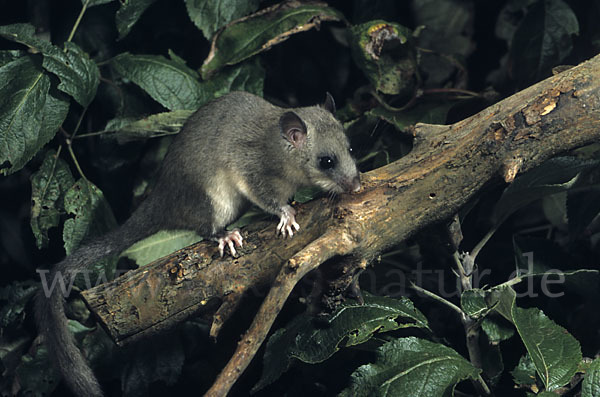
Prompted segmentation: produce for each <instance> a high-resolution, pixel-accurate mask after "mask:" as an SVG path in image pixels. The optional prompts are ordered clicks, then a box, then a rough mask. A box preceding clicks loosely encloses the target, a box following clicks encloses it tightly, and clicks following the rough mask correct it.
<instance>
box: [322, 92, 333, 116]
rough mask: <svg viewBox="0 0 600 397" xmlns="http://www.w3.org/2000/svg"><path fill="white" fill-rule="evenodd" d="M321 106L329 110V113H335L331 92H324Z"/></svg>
mask: <svg viewBox="0 0 600 397" xmlns="http://www.w3.org/2000/svg"><path fill="white" fill-rule="evenodd" d="M323 107H324V108H325V109H327V110H329V111H330V112H331V113H333V114H335V101H334V100H333V97H332V96H331V94H330V93H328V92H327V93H326V94H325V103H324V104H323Z"/></svg>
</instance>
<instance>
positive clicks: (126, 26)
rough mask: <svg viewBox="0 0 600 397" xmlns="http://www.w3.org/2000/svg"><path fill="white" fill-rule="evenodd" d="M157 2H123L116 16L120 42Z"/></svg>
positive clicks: (143, 0) (153, 0)
mask: <svg viewBox="0 0 600 397" xmlns="http://www.w3.org/2000/svg"><path fill="white" fill-rule="evenodd" d="M155 1H156V0H121V8H119V10H118V11H117V14H116V15H115V22H116V24H117V30H118V31H119V40H121V39H122V38H123V37H125V36H127V35H128V34H129V32H130V31H131V28H132V27H133V25H135V23H136V22H137V21H138V19H140V17H141V16H142V14H143V13H144V11H146V9H147V8H148V7H150V6H151V5H152V3H154V2H155Z"/></svg>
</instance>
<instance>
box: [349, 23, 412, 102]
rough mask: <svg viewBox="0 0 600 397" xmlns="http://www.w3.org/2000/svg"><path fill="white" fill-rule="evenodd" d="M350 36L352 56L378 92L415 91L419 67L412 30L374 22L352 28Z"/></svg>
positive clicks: (398, 25) (398, 92) (393, 24)
mask: <svg viewBox="0 0 600 397" xmlns="http://www.w3.org/2000/svg"><path fill="white" fill-rule="evenodd" d="M349 33H350V44H351V45H350V49H351V50H352V56H353V57H354V60H355V62H356V64H357V65H358V67H359V68H361V70H362V71H363V72H364V73H365V75H366V76H367V78H368V79H369V81H370V82H371V84H372V85H373V86H374V87H375V89H376V90H377V91H380V92H383V93H384V94H389V95H398V94H403V93H406V92H408V91H410V90H412V88H413V86H414V82H415V80H414V77H415V73H416V71H417V64H416V61H415V59H416V58H415V57H414V56H413V55H412V52H413V47H412V44H411V43H410V42H409V39H410V37H411V35H412V31H411V30H410V29H408V28H406V27H404V26H402V25H400V24H397V23H394V22H386V21H383V20H374V21H369V22H367V23H363V24H361V25H354V26H352V27H350V29H349Z"/></svg>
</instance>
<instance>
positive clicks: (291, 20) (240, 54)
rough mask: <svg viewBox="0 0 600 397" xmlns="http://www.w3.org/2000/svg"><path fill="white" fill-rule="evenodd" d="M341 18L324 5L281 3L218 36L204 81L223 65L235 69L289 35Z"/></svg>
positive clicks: (228, 28)
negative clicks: (232, 66)
mask: <svg viewBox="0 0 600 397" xmlns="http://www.w3.org/2000/svg"><path fill="white" fill-rule="evenodd" d="M343 19H344V17H343V15H342V14H340V13H339V12H338V11H336V10H334V9H332V8H329V7H327V6H326V4H325V3H320V2H311V3H301V2H297V1H291V2H283V3H279V4H276V5H274V6H272V7H269V8H266V9H264V10H260V11H259V12H257V13H255V14H252V15H250V16H248V17H247V18H243V19H241V20H237V21H235V22H233V23H231V24H230V25H228V26H227V27H226V28H225V29H223V30H222V31H220V32H219V33H217V34H216V35H215V36H214V37H213V40H212V47H211V51H210V53H209V54H208V56H207V58H206V59H205V60H204V64H203V65H202V68H201V74H202V78H204V79H206V78H208V77H209V76H210V75H212V74H213V73H215V72H216V71H217V70H219V69H221V68H222V67H224V66H225V65H234V64H236V63H239V62H241V61H243V60H245V59H248V58H250V57H251V56H253V55H256V54H258V53H260V52H263V51H266V50H268V49H269V48H271V47H273V46H274V45H276V44H278V43H281V42H282V41H284V40H287V39H288V38H289V37H290V36H291V35H292V34H295V33H299V32H303V31H306V30H309V29H311V28H313V27H316V26H319V24H320V23H321V22H325V21H340V20H343Z"/></svg>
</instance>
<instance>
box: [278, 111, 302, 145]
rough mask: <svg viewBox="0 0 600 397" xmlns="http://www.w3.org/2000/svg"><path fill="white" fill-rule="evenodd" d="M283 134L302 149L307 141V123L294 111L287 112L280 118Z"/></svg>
mask: <svg viewBox="0 0 600 397" xmlns="http://www.w3.org/2000/svg"><path fill="white" fill-rule="evenodd" d="M279 128H280V130H281V135H282V136H283V137H284V138H285V139H287V141H288V142H289V143H291V144H292V145H294V147H295V148H297V149H300V148H301V147H302V146H303V145H304V142H306V125H305V124H304V121H302V119H301V118H300V116H298V115H297V114H296V113H294V112H285V113H284V114H283V115H282V116H281V118H280V119H279Z"/></svg>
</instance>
